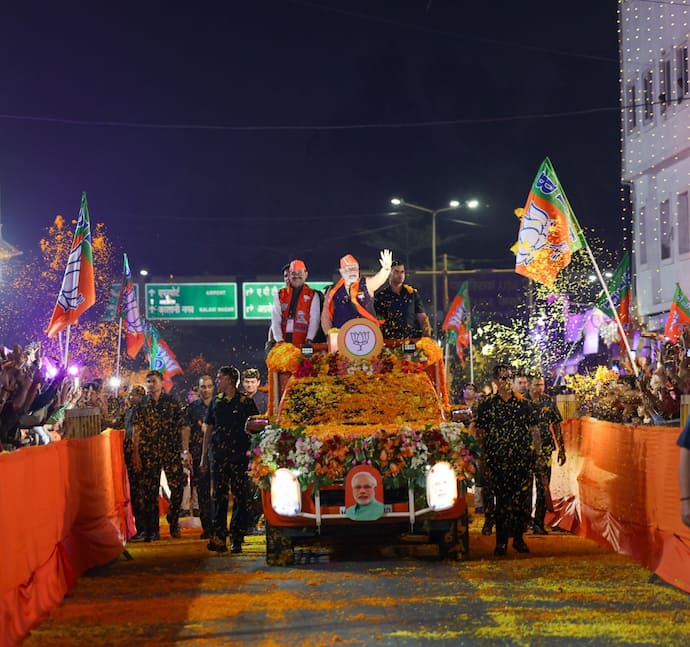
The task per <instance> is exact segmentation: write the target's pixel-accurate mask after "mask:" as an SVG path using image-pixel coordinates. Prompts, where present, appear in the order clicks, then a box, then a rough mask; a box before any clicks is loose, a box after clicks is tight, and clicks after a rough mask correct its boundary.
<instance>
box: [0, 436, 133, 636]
mask: <svg viewBox="0 0 690 647" xmlns="http://www.w3.org/2000/svg"><path fill="white" fill-rule="evenodd" d="M123 436H124V432H122V431H116V430H107V431H105V432H103V433H102V434H99V435H98V436H94V437H92V438H85V439H81V440H63V441H61V442H56V443H51V444H50V445H45V446H42V447H27V448H24V449H20V450H18V451H15V452H8V453H4V454H0V501H2V504H1V505H0V537H2V543H3V559H2V566H0V636H1V638H0V642H2V644H3V645H15V644H19V643H20V642H21V641H22V640H23V639H24V637H25V636H26V635H27V634H28V633H29V631H30V629H31V628H32V627H34V626H36V625H37V624H38V623H39V622H40V620H41V619H42V618H44V617H45V616H46V615H47V614H48V613H50V611H51V610H52V609H53V608H55V607H56V606H57V605H58V604H59V603H60V602H61V601H62V599H63V597H64V596H65V594H66V593H67V592H68V591H69V590H70V588H71V587H72V586H73V585H74V583H75V582H76V580H77V578H78V577H79V576H80V575H81V574H82V573H83V572H84V571H86V570H87V569H89V568H92V567H93V566H97V565H100V564H105V563H107V562H109V561H111V560H113V559H115V558H116V557H118V555H120V554H121V553H122V552H123V551H124V546H125V542H126V538H127V528H128V510H129V485H128V483H127V476H126V470H125V466H124V456H123V451H122V441H123ZM130 519H131V515H130Z"/></svg>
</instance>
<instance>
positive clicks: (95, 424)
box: [63, 407, 101, 438]
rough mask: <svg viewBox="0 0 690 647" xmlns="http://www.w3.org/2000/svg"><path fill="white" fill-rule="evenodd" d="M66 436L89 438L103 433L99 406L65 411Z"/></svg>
mask: <svg viewBox="0 0 690 647" xmlns="http://www.w3.org/2000/svg"><path fill="white" fill-rule="evenodd" d="M64 432H65V433H64V435H63V437H64V438H89V437H90V436H97V435H98V434H100V433H101V411H100V409H99V408H98V407H81V408H79V409H76V408H75V409H67V411H65V423H64Z"/></svg>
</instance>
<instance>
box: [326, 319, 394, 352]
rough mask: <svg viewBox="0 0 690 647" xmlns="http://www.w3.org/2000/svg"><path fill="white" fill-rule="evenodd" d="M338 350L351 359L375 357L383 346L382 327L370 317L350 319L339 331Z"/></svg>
mask: <svg viewBox="0 0 690 647" xmlns="http://www.w3.org/2000/svg"><path fill="white" fill-rule="evenodd" d="M337 344H338V348H337V350H338V352H340V353H342V354H343V355H345V356H347V357H349V358H350V359H365V358H368V357H375V356H376V355H378V354H379V353H380V352H381V349H382V348H383V335H382V334H381V329H380V328H379V327H378V325H377V324H376V323H374V322H373V321H369V320H368V319H364V318H360V319H350V321H348V322H347V323H346V324H345V325H344V326H343V327H342V328H341V329H340V330H339V331H338V341H337Z"/></svg>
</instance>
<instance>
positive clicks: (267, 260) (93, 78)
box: [0, 0, 621, 279]
mask: <svg viewBox="0 0 690 647" xmlns="http://www.w3.org/2000/svg"><path fill="white" fill-rule="evenodd" d="M16 5H17V6H15V7H13V8H12V9H11V10H9V9H7V8H5V9H3V10H2V12H1V13H2V16H1V17H2V20H0V38H1V39H2V40H1V42H2V45H1V47H2V49H3V53H4V56H2V57H1V59H0V78H1V79H2V85H3V91H2V92H0V114H2V115H3V117H2V118H0V186H1V188H2V218H3V223H4V228H3V234H4V237H5V239H7V240H8V241H9V242H10V243H12V244H14V245H15V246H17V247H19V248H20V249H28V248H30V247H34V246H35V245H36V242H37V240H38V238H39V237H40V235H41V234H42V232H43V230H44V228H45V227H46V226H47V225H48V224H49V223H50V222H51V221H52V219H53V217H54V216H55V214H56V213H62V214H63V215H66V216H74V215H76V213H77V211H78V208H79V199H80V192H81V191H82V190H86V191H87V194H88V198H89V206H90V211H91V218H92V221H93V222H105V223H106V225H107V228H108V232H109V234H110V236H111V238H112V239H113V240H114V242H115V243H116V245H117V247H118V249H119V251H127V252H128V253H129V255H130V261H131V264H132V268H133V270H136V269H138V268H140V267H147V268H149V269H151V271H152V272H153V273H154V274H156V275H166V274H169V273H174V274H175V275H177V276H178V277H179V276H185V275H190V274H197V275H201V274H209V275H237V276H240V277H242V276H252V275H254V274H259V275H272V274H276V275H277V274H278V272H279V268H280V267H281V266H282V264H283V263H284V262H286V261H287V260H289V258H290V257H292V256H298V257H302V258H304V260H305V261H306V262H307V264H308V265H309V267H310V270H311V275H312V278H323V279H327V278H330V274H331V272H332V270H333V269H335V267H336V266H337V259H338V258H339V257H340V256H341V255H343V254H344V253H346V252H352V253H354V254H355V255H356V256H358V257H359V258H360V260H361V262H362V265H363V267H368V266H371V267H373V266H374V264H375V261H376V258H377V257H378V253H377V252H376V250H375V248H374V247H368V246H367V242H368V241H372V237H371V235H364V234H362V233H361V232H362V231H363V230H366V229H371V230H373V229H380V228H386V227H388V229H384V230H383V232H384V233H383V234H380V235H381V236H383V238H381V239H376V240H374V244H375V245H376V247H378V246H379V245H381V244H383V243H385V242H387V243H388V245H389V246H391V247H392V248H393V249H394V251H395V253H396V255H399V256H404V254H405V250H403V249H401V246H402V243H401V241H402V240H404V239H403V238H402V236H403V234H404V227H403V223H404V222H405V219H404V218H394V217H391V216H386V215H384V214H385V212H386V211H388V210H389V205H388V200H389V198H390V197H391V196H393V195H403V196H404V197H405V198H407V199H408V200H409V201H411V202H417V203H419V204H422V205H425V206H428V207H433V208H437V207H441V206H445V205H446V204H447V201H448V200H449V199H450V198H454V197H457V198H459V199H464V198H468V197H473V196H477V197H480V198H481V199H482V200H483V201H484V202H485V203H487V204H488V205H489V206H488V207H486V208H485V209H483V210H482V211H481V212H475V213H472V214H470V213H468V212H464V213H462V214H458V217H461V218H467V219H473V220H477V221H479V222H482V223H483V224H484V226H483V227H481V228H473V229H470V228H469V227H466V226H463V225H459V224H455V223H448V222H446V221H445V219H444V218H441V217H440V218H439V220H440V221H441V220H443V222H440V224H439V234H440V237H439V254H440V253H442V252H448V253H449V254H452V255H454V256H456V257H458V258H460V259H463V260H464V262H465V263H466V265H467V266H494V267H495V266H501V267H509V266H510V265H511V262H512V255H511V254H510V252H509V249H508V248H509V247H510V245H511V244H512V243H513V242H514V240H515V239H516V236H517V226H518V222H517V220H516V219H515V218H514V216H513V215H512V212H513V209H514V208H515V207H518V206H522V205H523V204H524V201H525V198H526V195H527V192H528V189H529V186H530V183H531V181H532V179H533V177H534V175H535V173H536V171H537V168H538V166H539V163H540V162H541V160H542V159H543V157H545V156H546V155H549V156H550V157H551V159H552V161H553V163H554V165H555V167H556V169H557V171H558V173H559V175H560V178H561V180H562V182H563V184H564V186H565V189H566V192H567V193H568V196H569V198H570V201H571V203H572V205H573V207H574V209H575V212H576V214H577V215H578V217H579V219H580V221H581V223H582V225H583V226H584V227H585V228H594V230H595V232H596V233H597V234H599V235H600V236H602V237H605V238H607V239H608V240H609V242H611V244H613V245H615V244H617V241H618V240H619V238H620V235H621V220H620V192H619V117H618V111H617V110H616V106H617V105H618V63H617V26H616V7H615V3H614V2H587V3H558V11H559V14H558V15H556V14H555V13H553V12H549V11H547V10H546V8H545V7H544V6H542V5H534V7H535V10H533V11H528V9H527V8H526V6H527V5H529V3H527V5H525V3H515V2H504V1H500V2H493V3H492V2H486V3H479V2H477V3H472V4H470V3H465V2H458V1H457V0H433V1H430V0H418V1H395V2H393V1H388V2H383V1H376V0H368V1H366V2H365V1H364V0H361V1H358V0H351V1H348V2H344V1H343V0H329V1H328V2H301V1H297V0H293V1H289V0H283V1H280V0H253V1H252V2H243V3H239V2H225V3H210V2H196V3H191V2H185V3H176V2H173V3H170V2H164V3H163V2H140V3H109V4H107V5H102V4H101V3H90V4H83V5H77V4H74V3H48V2H39V3H31V2H29V3H21V6H19V3H16ZM120 5H122V6H120ZM135 6H136V9H135V8H134V7H135ZM530 6H531V5H530ZM96 7H97V8H96ZM128 7H129V8H128ZM596 108H608V110H603V111H593V112H589V113H584V114H572V115H569V116H551V117H548V118H547V117H531V118H523V117H524V116H527V115H547V114H548V115H561V114H562V113H576V112H578V111H587V110H588V109H596ZM10 115H11V116H16V117H20V118H10V117H9V116H10ZM29 117H41V118H45V120H31V119H28V118H29ZM442 121H457V122H460V123H456V124H451V125H427V126H416V127H383V125H391V124H412V123H419V122H425V123H428V122H442ZM109 122H110V123H111V125H107V124H108V123H109ZM114 122H118V123H123V124H125V123H126V124H146V125H147V126H146V127H133V126H124V125H123V126H118V125H112V124H113V123H114ZM175 124H177V125H180V124H187V125H194V126H195V128H164V127H163V126H170V125H175ZM365 124H376V125H379V126H377V127H372V128H354V127H352V128H342V129H330V128H329V127H340V126H357V125H365ZM213 127H224V128H221V129H214V128H213ZM227 127H233V128H227ZM272 127H282V128H281V129H275V128H272ZM366 214H369V215H368V216H366ZM423 225H424V223H423V222H422V223H420V222H419V221H415V220H412V221H410V222H409V226H410V227H411V229H412V233H411V239H412V240H413V242H416V247H415V246H411V247H410V250H409V251H410V253H411V256H410V260H411V263H410V264H411V265H412V268H411V269H414V267H417V268H420V267H421V266H422V265H424V264H427V265H428V264H429V262H430V248H429V247H430V245H429V242H428V238H429V232H428V229H424V228H423ZM409 233H410V230H409V229H408V234H409ZM458 236H462V237H461V238H458ZM451 237H452V240H451ZM415 238H416V240H415ZM445 240H448V242H447V243H446V242H444V241H445ZM415 250H416V251H415Z"/></svg>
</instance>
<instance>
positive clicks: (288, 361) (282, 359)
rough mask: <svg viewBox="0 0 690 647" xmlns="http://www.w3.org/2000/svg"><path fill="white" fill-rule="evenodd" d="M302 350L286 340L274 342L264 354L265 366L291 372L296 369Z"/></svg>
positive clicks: (273, 369)
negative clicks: (265, 354)
mask: <svg viewBox="0 0 690 647" xmlns="http://www.w3.org/2000/svg"><path fill="white" fill-rule="evenodd" d="M300 358H302V351H301V350H300V349H299V348H298V347H297V346H295V345H294V344H290V343H287V342H283V343H281V344H276V345H275V346H274V347H273V348H272V349H271V351H270V352H269V353H268V355H267V356H266V366H268V368H269V369H270V370H272V371H279V372H281V373H283V372H288V373H292V372H293V371H295V369H297V367H298V365H299V360H300Z"/></svg>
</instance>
